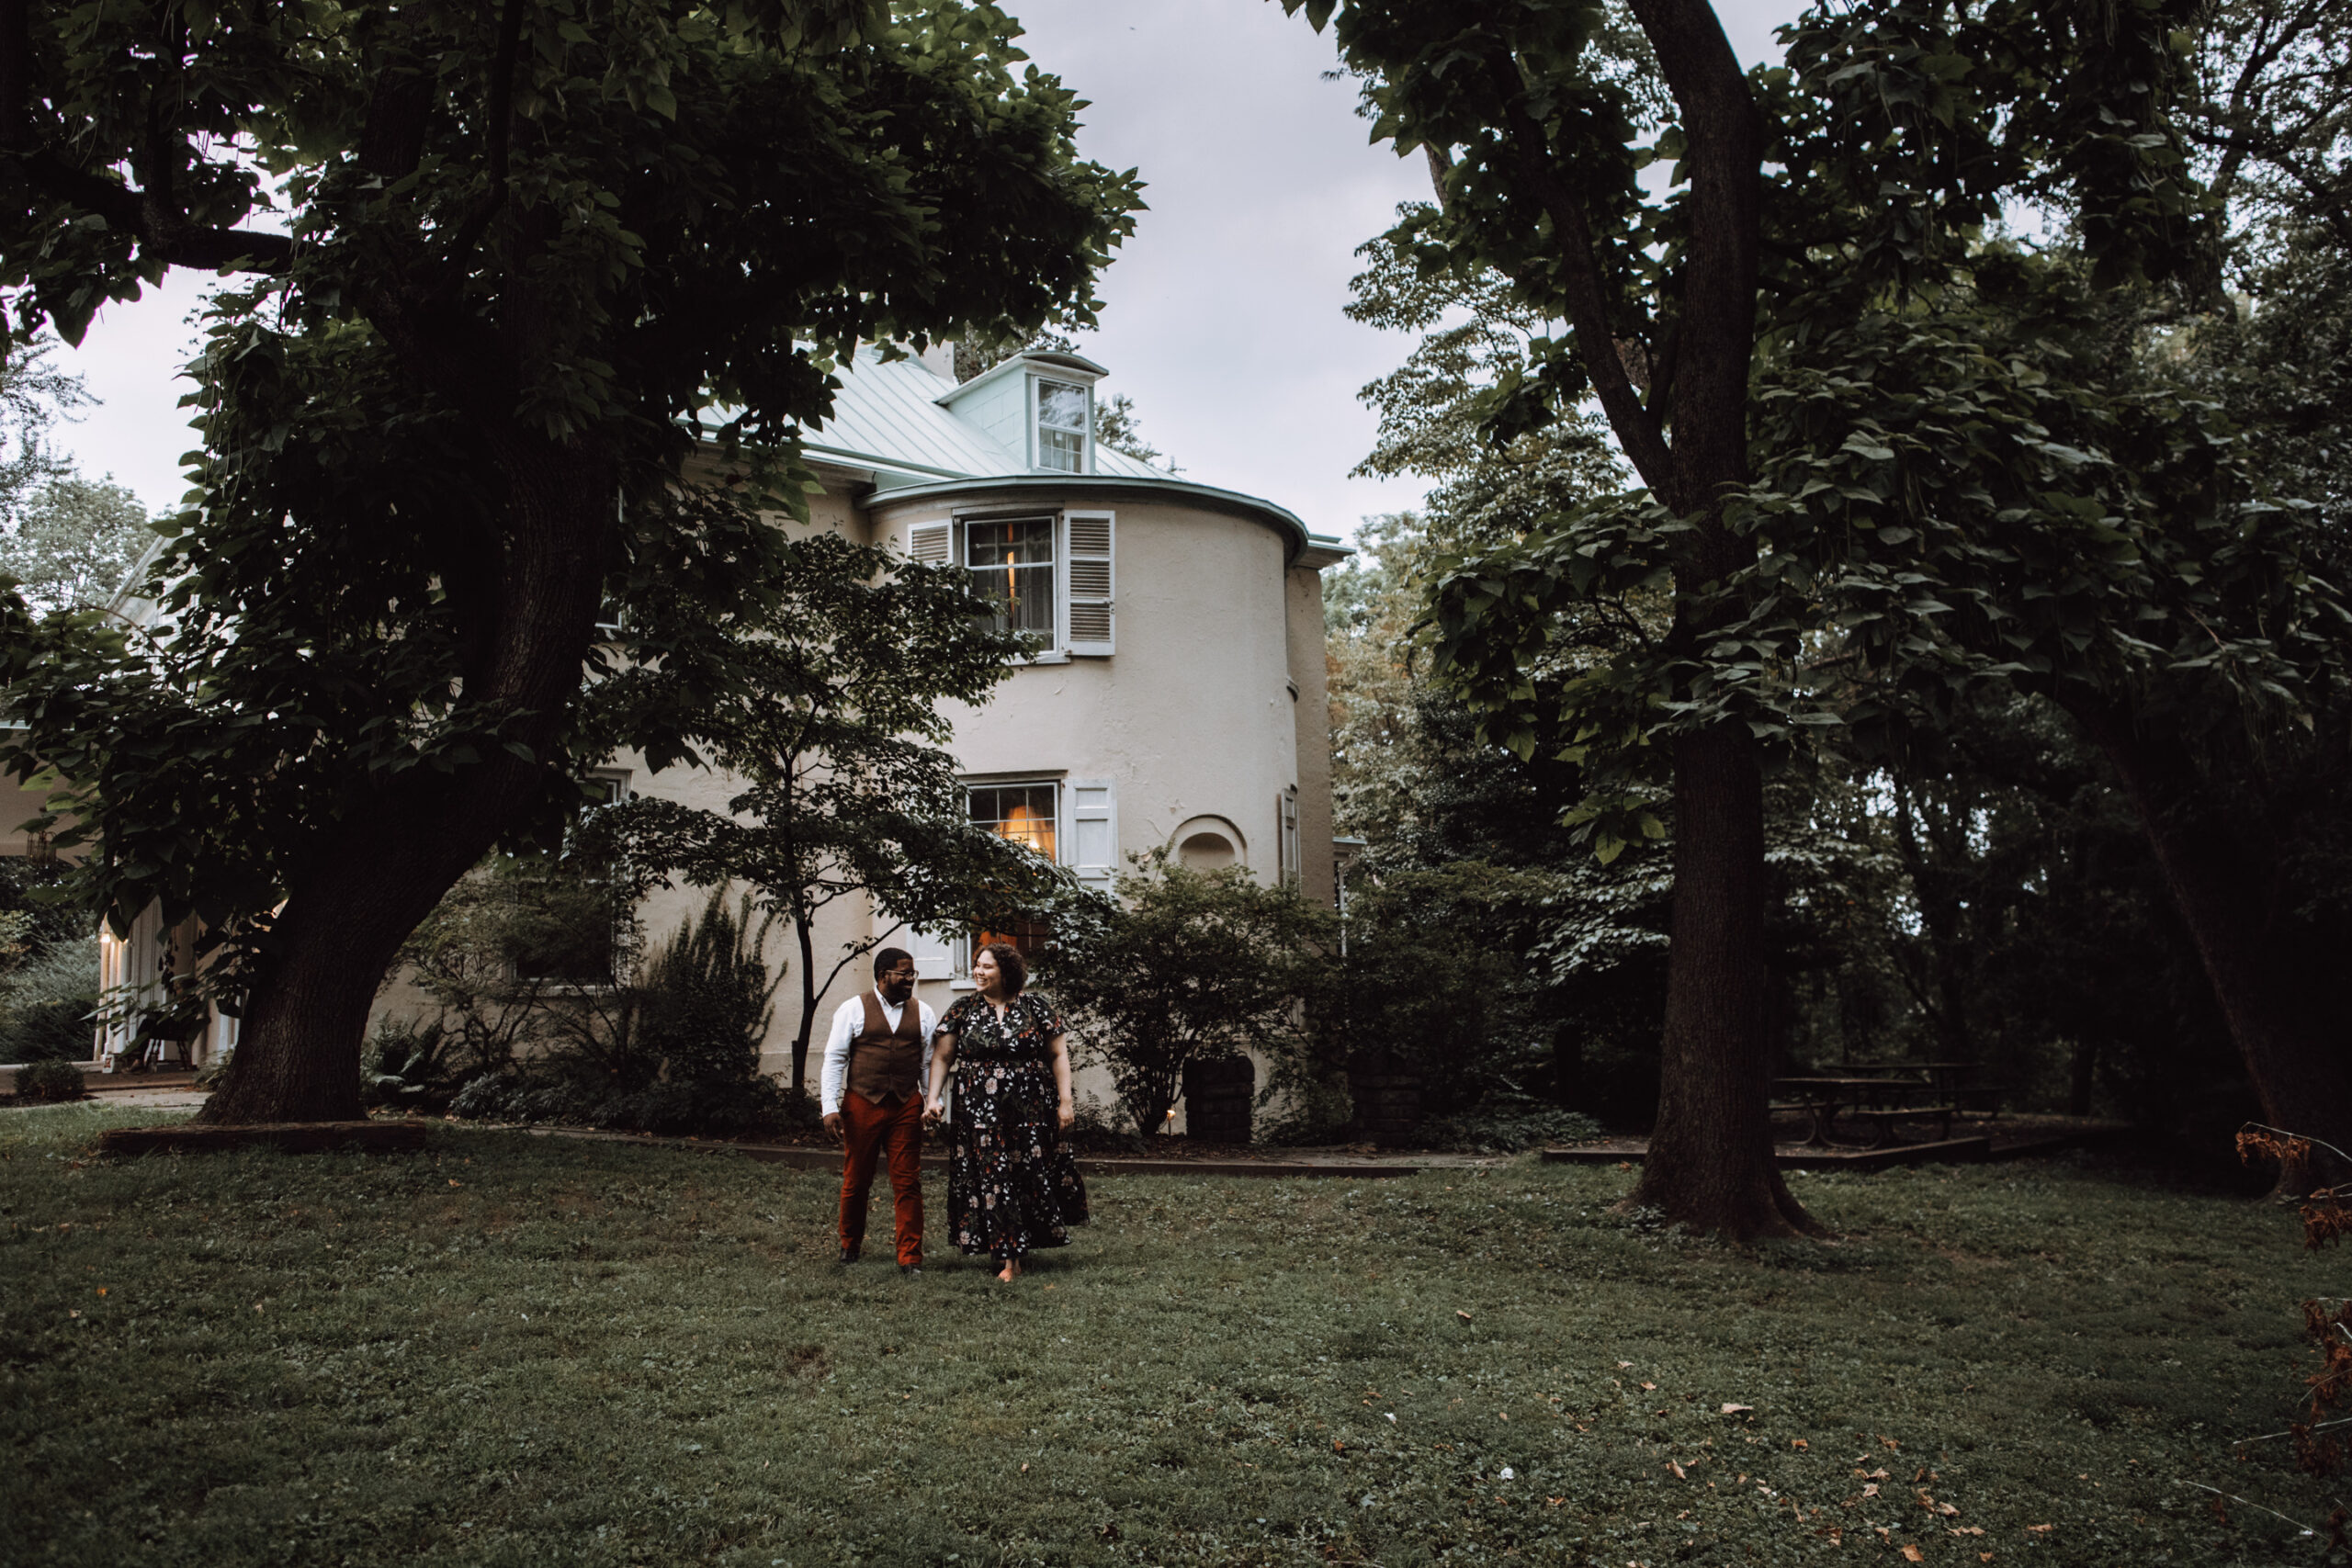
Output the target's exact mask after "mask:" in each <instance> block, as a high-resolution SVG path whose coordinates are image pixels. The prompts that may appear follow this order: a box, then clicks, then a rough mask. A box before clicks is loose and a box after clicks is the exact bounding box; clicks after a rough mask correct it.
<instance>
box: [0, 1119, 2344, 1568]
mask: <svg viewBox="0 0 2352 1568" xmlns="http://www.w3.org/2000/svg"><path fill="white" fill-rule="evenodd" d="M128 1114H129V1115H138V1114H140V1113H136V1112H132V1113H128ZM144 1114H145V1115H146V1116H148V1117H151V1118H152V1116H153V1112H152V1111H150V1112H146V1113H144ZM125 1119H126V1113H123V1112H107V1111H99V1110H85V1109H72V1108H62V1109H58V1110H53V1111H22V1112H15V1113H10V1114H8V1115H6V1117H0V1156H5V1157H0V1210H5V1212H6V1225H5V1228H0V1347H4V1348H5V1354H4V1357H0V1365H5V1367H6V1372H5V1376H6V1399H5V1400H0V1441H4V1442H5V1443H6V1445H7V1448H8V1451H9V1452H10V1453H11V1454H12V1455H14V1456H15V1462H14V1463H12V1464H11V1465H9V1466H8V1467H7V1468H6V1472H5V1473H4V1474H0V1514H5V1517H7V1518H8V1519H9V1520H10V1521H11V1533H12V1541H13V1545H14V1548H15V1550H16V1551H17V1553H18V1554H19V1555H21V1556H22V1557H23V1558H24V1559H26V1560H28V1561H35V1562H38V1561H41V1560H43V1559H44V1557H52V1558H54V1559H55V1560H58V1561H71V1562H103V1561H141V1560H146V1559H149V1558H152V1557H153V1555H154V1554H155V1553H156V1552H157V1551H158V1550H160V1549H161V1543H164V1542H166V1541H168V1543H169V1550H170V1551H172V1552H173V1553H174V1554H175V1557H176V1559H177V1560H180V1561H184V1562H189V1563H194V1564H206V1565H211V1564H232V1563H240V1564H241V1563H254V1564H260V1563H277V1562H287V1561H291V1560H304V1561H344V1560H347V1561H349V1562H352V1563H355V1564H369V1563H394V1562H397V1563H401V1564H408V1563H422V1564H445V1563H446V1564H456V1563H468V1564H472V1563H481V1562H536V1561H539V1560H542V1559H548V1558H552V1557H554V1556H557V1555H561V1556H563V1557H564V1558H565V1559H566V1560H568V1561H576V1562H587V1563H590V1564H605V1563H615V1564H617V1563H622V1562H631V1561H639V1562H643V1561H654V1562H676V1561H684V1560H686V1559H689V1558H691V1559H695V1560H707V1561H710V1562H718V1563H722V1564H732V1565H741V1568H773V1565H775V1564H777V1563H779V1562H782V1563H787V1564H795V1565H805V1568H816V1565H817V1564H820V1563H821V1564H831V1563H842V1562H881V1563H899V1562H908V1563H912V1562H925V1563H929V1562H944V1561H948V1560H950V1555H951V1554H956V1556H957V1558H959V1559H960V1561H962V1562H1001V1563H1027V1562H1061V1563H1073V1564H1098V1563H1101V1564H1109V1563H1120V1562H1136V1563H1155V1564H1160V1563H1180V1564H1191V1563H1214V1564H1233V1563H1241V1562H1247V1563H1251V1564H1259V1565H1265V1568H1273V1565H1290V1564H1298V1565H1301V1568H1304V1565H1306V1564H1309V1563H1317V1564H1319V1563H1328V1562H1340V1563H1359V1564H1361V1563H1365V1562H1378V1563H1381V1564H1385V1565H1386V1568H1408V1565H1410V1564H1425V1563H1433V1562H1494V1561H1497V1560H1498V1559H1500V1558H1501V1557H1503V1555H1504V1554H1505V1553H1506V1552H1509V1551H1517V1553H1518V1554H1519V1556H1520V1557H1521V1559H1524V1560H1527V1561H1531V1562H1569V1563H1575V1564H1578V1565H1580V1568H1582V1565H1586V1564H1606V1565H1608V1568H1619V1565H1621V1564H1623V1563H1624V1562H1628V1561H1634V1562H1646V1563H1652V1564H1658V1563H1665V1562H1679V1561H1687V1562H1698V1563H1705V1564H1717V1563H1724V1562H1751V1563H1757V1564H1762V1565H1765V1568H1779V1565H1784V1564H1791V1565H1792V1564H1815V1563H1819V1564H1833V1563H1836V1564H1844V1563H1854V1562H1901V1561H1902V1559H1901V1558H1900V1556H1899V1555H1898V1553H1899V1551H1900V1549H1901V1548H1902V1547H1904V1546H1906V1545H1916V1546H1917V1547H1918V1548H1919V1550H1920V1552H1921V1560H1922V1561H1923V1562H1926V1563H1928V1564H1931V1565H1934V1564H1947V1565H1952V1568H1962V1565H1965V1568H1974V1565H1976V1564H1978V1563H1979V1562H1981V1561H1983V1559H1982V1558H1981V1557H1980V1553H1984V1552H1987V1551H1989V1552H1991V1553H1992V1554H1993V1555H1992V1558H1991V1561H1992V1562H1994V1563H1995V1564H1996V1565H1999V1564H2005V1563H2009V1564H2040V1565H2041V1568H2113V1565H2114V1564H2117V1563H2123V1562H2132V1563H2139V1562H2166V1561H2169V1562H2196V1563H2199V1564H2210V1565H2212V1568H2226V1565H2231V1564H2240V1563H2244V1564H2249V1565H2251V1564H2257V1563H2259V1564H2264V1565H2266V1568H2267V1565H2275V1564H2287V1563H2293V1564H2301V1563H2313V1564H2316V1563H2320V1562H2328V1561H2331V1559H2332V1554H2331V1553H2330V1551H2329V1550H2328V1548H2327V1544H2326V1540H2325V1536H2324V1533H2322V1534H2318V1535H2314V1536H2311V1537H2301V1536H2298V1535H2297V1534H2296V1533H2295V1529H2294V1528H2293V1527H2292V1526H2290V1525H2288V1524H2285V1523H2282V1522H2281V1521H2280V1520H2278V1519H2277V1518H2275V1517H2269V1516H2267V1515H2266V1514H2264V1513H2262V1512H2260V1511H2259V1510H2258V1509H2257V1508H2255V1507H2249V1506H2243V1505H2241V1504H2240V1503H2238V1502H2234V1501H2229V1500H2227V1499H2224V1500H2223V1503H2222V1509H2221V1512H2220V1513H2219V1514H2217V1513H2216V1512H2215V1511H2214V1510H2213V1509H2212V1508H2211V1506H2209V1505H2210V1503H2211V1500H2212V1494H2211V1493H2210V1492H2206V1491H2202V1490H2199V1487H2201V1486H2211V1487H2215V1488H2218V1489H2220V1491H2222V1492H2223V1493H2227V1494H2230V1495H2233V1496H2234V1497H2240V1498H2245V1499H2248V1500H2250V1501H2251V1502H2253V1503H2256V1504H2259V1505H2262V1506H2267V1507H2272V1508H2276V1509H2278V1510H2279V1511H2280V1512H2282V1513H2284V1514H2286V1515H2288V1516H2290V1517H2292V1518H2294V1519H2296V1520H2299V1521H2301V1522H2302V1523H2305V1524H2310V1525H2313V1526H2317V1525H2319V1523H2320V1521H2321V1518H2322V1517H2323V1516H2324V1514H2325V1513H2326V1511H2327V1507H2328V1503H2327V1501H2326V1499H2327V1496H2328V1495H2329V1492H2328V1487H2327V1485H2326V1484H2325V1483H2322V1482H2319V1481H2316V1480H2312V1479H2310V1478H2307V1477H2304V1476H2301V1475H2300V1474H2299V1473H2297V1472H2296V1471H2295V1470H2294V1469H2293V1466H2292V1462H2291V1460H2290V1456H2289V1455H2288V1453H2287V1452H2286V1447H2287V1445H2286V1444H2285V1443H2284V1442H2283V1441H2274V1442H2268V1443H2254V1444H2248V1445H2245V1446H2244V1447H2243V1448H2240V1447H2239V1446H2237V1439H2239V1438H2248V1437H2253V1436H2256V1435H2257V1434H2261V1433H2266V1432H2275V1431H2278V1429H2279V1428H2280V1427H2281V1426H2282V1425H2283V1424H2284V1420H2283V1418H2284V1417H2285V1416H2287V1415H2289V1414H2290V1410H2291V1407H2292V1405H2293V1404H2294V1402H2295V1393H2296V1391H2295V1390H2294V1388H2293V1387H2292V1386H2291V1385H2290V1384H2288V1383H2287V1382H2284V1381H2283V1380H2282V1379H2281V1377H2280V1375H2279V1374H2280V1372H2281V1371H2282V1370H2283V1369H2284V1367H2285V1366H2287V1365H2289V1364H2290V1361H2291V1359H2292V1358H2293V1357H2295V1356H2296V1355H2297V1354H2298V1353H2299V1352H2298V1348H2297V1347H2298V1344H2299V1335H2300V1326H2301V1325H2300V1324H2299V1322H2298V1321H2297V1319H2296V1314H2295V1313H2294V1311H2293V1308H2292V1306H2291V1304H2290V1303H2291V1302H2292V1301H2293V1300H2294V1299H2295V1298H2297V1297H2299V1296H2302V1295H2318V1294H2323V1293H2326V1292H2332V1291H2334V1290H2335V1289H2339V1288H2340V1269H2337V1268H2335V1267H2334V1266H2333V1262H2332V1260H2331V1259H2318V1258H2305V1257H2301V1256H2300V1255H2299V1254H2298V1253H2297V1251H2296V1249H2295V1246H2294V1231H2295V1224H2294V1220H2293V1216H2292V1215H2291V1214H2290V1213H2283V1212H2280V1211H2277V1210H2273V1209H2267V1208H2264V1209H2254V1210H2249V1209H2247V1208H2246V1207H2245V1205H2244V1204H2243V1203H2242V1202H2240V1201H2235V1200H2230V1199H2220V1198H2213V1197H2209V1196H2200V1195H2197V1194H2188V1193H2181V1192H2167V1191H2156V1190H2146V1189H2143V1188H2139V1187H2134V1186H2131V1185H2129V1184H2126V1183H2125V1182H2122V1181H2120V1180H2117V1179H2114V1178H2113V1177H2112V1176H2110V1175H2109V1174H2105V1173H2102V1172H2100V1171H2098V1170H2097V1169H2093V1168H2075V1167H2067V1166H2062V1165H2052V1166H2040V1167H2025V1168H2010V1167H2000V1168H1977V1169H1971V1170H1964V1171H1952V1170H1917V1171H1905V1172H1898V1173H1890V1174H1888V1175H1884V1176H1880V1177H1874V1178H1850V1177H1821V1176H1815V1177H1801V1178H1799V1179H1798V1181H1799V1184H1800V1188H1801V1190H1802V1191H1803V1193H1804V1199H1805V1201H1806V1202H1807V1204H1808V1206H1809V1207H1811V1208H1813V1209H1814V1210H1815V1212H1817V1213H1821V1214H1822V1215H1824V1216H1825V1217H1826V1218H1827V1219H1829V1220H1830V1221H1831V1222H1833V1223H1834V1224H1837V1225H1838V1227H1839V1228H1840V1229H1841V1230H1842V1231H1843V1232H1844V1233H1845V1235H1844V1239H1842V1240H1841V1241H1840V1242H1839V1243H1838V1244H1837V1245H1835V1246H1826V1247H1824V1246H1814V1245H1804V1246H1790V1247H1782V1246H1774V1247H1767V1248H1765V1249H1763V1250H1761V1251H1760V1252H1754V1253H1747V1252H1736V1251H1732V1250H1727V1249H1724V1248H1719V1247H1712V1246H1704V1245H1698V1244H1693V1243H1691V1242H1688V1241H1686V1240H1684V1239H1682V1238H1680V1237H1679V1236H1678V1235H1674V1234H1671V1233H1667V1232H1663V1231H1660V1230H1658V1229H1657V1228H1654V1227H1653V1226H1650V1225H1648V1224H1641V1223H1632V1222H1626V1221H1622V1220H1617V1219H1613V1218H1611V1216H1610V1213H1609V1210H1610V1207H1611V1204H1612V1203H1613V1201H1615V1200H1616V1199H1617V1198H1618V1197H1619V1196H1620V1195H1622V1193H1623V1190H1624V1189H1625V1187H1626V1185H1627V1184H1628V1178H1627V1176H1626V1175H1625V1174H1624V1173H1623V1172H1620V1171H1617V1170H1614V1169H1599V1170H1593V1169H1580V1168H1557V1167H1544V1166H1532V1165H1521V1166H1510V1167H1506V1168H1497V1169H1492V1170H1487V1171H1469V1170H1454V1171H1442V1172H1431V1173H1430V1174H1427V1175H1424V1176H1421V1177H1417V1178H1412V1179H1402V1180H1390V1181H1366V1182H1359V1183H1342V1182H1325V1181H1311V1182H1309V1181H1302V1182H1264V1181H1261V1182H1242V1181H1217V1180H1194V1179H1163V1178H1120V1179H1102V1180H1100V1181H1099V1182H1098V1183H1097V1186H1096V1193H1095V1196H1096V1208H1097V1219H1096V1223H1095V1224H1093V1225H1091V1226H1090V1227H1089V1228H1088V1230H1087V1232H1086V1234H1085V1235H1084V1236H1083V1237H1082V1238H1081V1240H1080V1243H1079V1245H1077V1246H1075V1247H1071V1248H1069V1250H1068V1251H1066V1252H1063V1253H1058V1254H1056V1255H1054V1256H1052V1257H1050V1258H1040V1259H1039V1260H1038V1261H1037V1263H1036V1265H1035V1274H1034V1275H1033V1276H1032V1279H1031V1281H1030V1284H1029V1286H1028V1288H1024V1289H1023V1290H1021V1291H1019V1292H1004V1291H1001V1289H999V1288H998V1287H996V1286H995V1285H994V1283H993V1282H992V1281H990V1280H988V1279H986V1278H985V1276H984V1274H983V1271H982V1270H981V1269H978V1268H976V1267H967V1266H965V1265H963V1264H962V1263H961V1262H960V1261H959V1260H956V1259H954V1258H945V1259H940V1260H936V1261H935V1262H934V1266H933V1269H931V1270H930V1271H929V1273H928V1274H927V1275H926V1276H925V1277H924V1278H923V1279H922V1280H920V1281H915V1282H911V1283H910V1282H902V1281H901V1280H899V1277H898V1275H897V1274H896V1273H895V1272H892V1271H890V1270H888V1269H882V1270H869V1269H850V1270H837V1269H834V1268H833V1267H832V1266H831V1263H830V1258H831V1253H832V1250H833V1246H832V1241H831V1206H832V1204H833V1202H834V1193H835V1183H834V1181H833V1179H832V1178H831V1176H830V1175H829V1174H827V1173H823V1172H805V1173H804V1172H792V1171H785V1170H779V1169H778V1168H775V1167H773V1166H764V1165H759V1164H755V1163H753V1162H751V1161H749V1160H745V1159H742V1158H740V1157H738V1156H732V1155H728V1154H715V1153H707V1152H692V1151H684V1150H677V1151H669V1150H649V1149H644V1148H635V1147H624V1146H616V1145H608V1144H575V1143H566V1142H559V1141H554V1140H545V1139H535V1138H526V1137H521V1136H515V1135H510V1134H493V1133H481V1132H472V1131H463V1130H457V1129H450V1130H447V1131H444V1132H439V1133H436V1134H435V1142H434V1145H433V1146H432V1147H431V1149H430V1150H429V1151H428V1152H427V1153H425V1154H424V1155H422V1156H393V1157H362V1156H334V1157H321V1158H303V1159H289V1158H285V1157H281V1156H272V1155H266V1154H259V1153H252V1154H243V1155H235V1156H225V1157H220V1158H208V1159H203V1160H190V1159H184V1158H183V1159H152V1160H144V1161H139V1162H131V1163H123V1164H114V1163H104V1162H90V1161H87V1160H86V1159H85V1158H84V1157H83V1156H82V1154H81V1150H82V1148H83V1146H84V1145H85V1143H86V1141H87V1139H88V1138H89V1136H90V1134H92V1132H93V1131H94V1130H95V1129H96V1128H97V1127H99V1126H102V1125H106V1124H107V1123H108V1122H120V1121H122V1120H125ZM1725 1405H1731V1406H1735V1407H1736V1408H1734V1409H1732V1410H1730V1411H1728V1412H1727V1411H1726V1410H1725V1409H1724V1406H1725ZM1390 1416H1395V1420H1394V1421H1391V1420H1390V1419H1389V1417H1390ZM1799 1441H1802V1442H1803V1443H1804V1447H1802V1448H1800V1447H1798V1446H1796V1445H1797V1444H1798V1442H1799ZM94 1454H97V1455H105V1456H108V1457H109V1458H111V1459H119V1461H120V1462H119V1463H111V1462H108V1463H99V1464H92V1463H91V1462H90V1456H92V1455H94ZM2241 1454H2243V1456H2244V1457H2243V1458H2240V1457H2239V1456H2240V1455H2241ZM1023 1465H1026V1466H1027V1467H1028V1469H1027V1470H1026V1471H1023V1469H1022V1467H1023ZM1676 1467H1679V1472H1678V1469H1677V1468H1676ZM1881 1472H1883V1473H1881ZM68 1477H70V1478H71V1480H72V1483H71V1484H70V1485H69V1484H66V1483H65V1482H66V1478H68ZM1873 1489H1874V1490H1873ZM1923 1494H1924V1495H1925V1498H1927V1499H1932V1505H1931V1504H1930V1503H1929V1502H1928V1501H1924V1500H1923V1497H1922V1495H1923ZM1944 1506H1950V1507H1951V1508H1952V1509H1954V1510H1956V1511H1955V1512H1953V1513H1951V1514H1944V1513H1942V1512H1940V1509H1941V1508H1942V1507H1944ZM2038 1527H2046V1528H2038ZM1881 1529H1884V1530H1885V1531H1886V1532H1887V1533H1886V1535H1885V1536H1883V1537H1882V1536H1881V1535H1880V1534H1879V1533H1878V1532H1879V1530H1881ZM1980 1529H1981V1530H1982V1531H1984V1532H1985V1533H1984V1534H1983V1535H1981V1536H1980V1535H1976V1534H1974V1533H1973V1532H1974V1531H1976V1530H1980ZM1955 1531H1958V1532H1962V1533H1959V1534H1955V1533H1953V1532H1955ZM2332 1560H2334V1561H2336V1562H2340V1561H2341V1554H2333V1559H2332Z"/></svg>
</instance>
